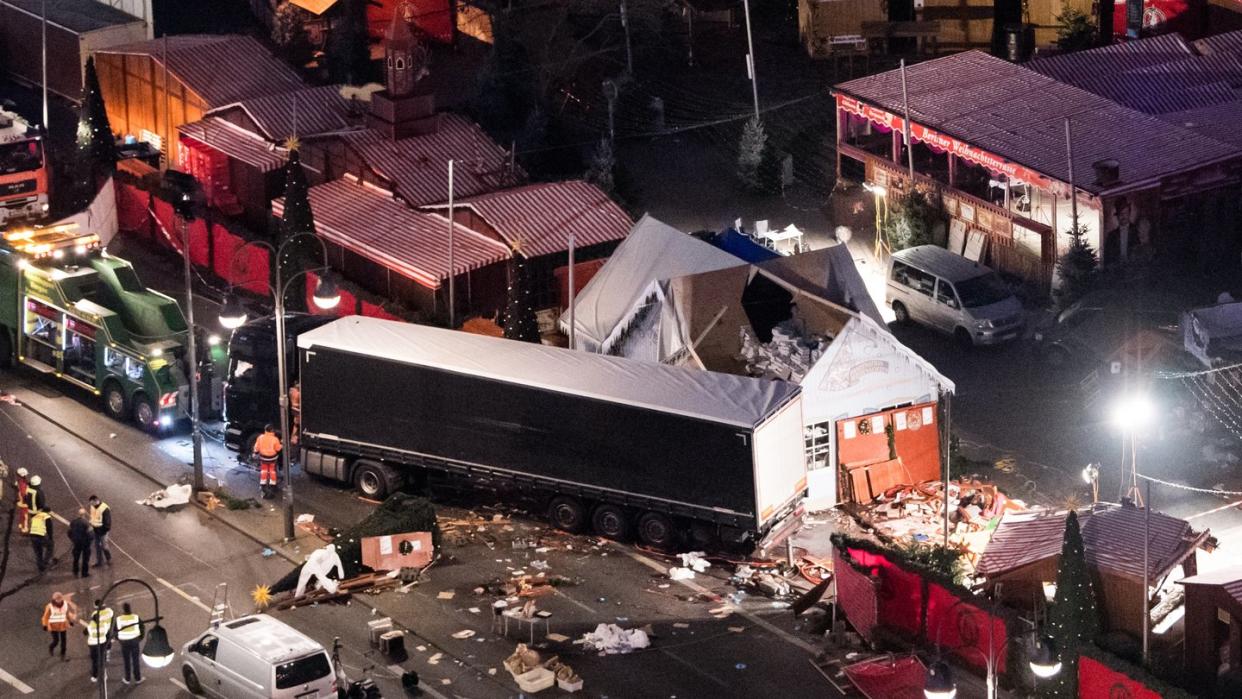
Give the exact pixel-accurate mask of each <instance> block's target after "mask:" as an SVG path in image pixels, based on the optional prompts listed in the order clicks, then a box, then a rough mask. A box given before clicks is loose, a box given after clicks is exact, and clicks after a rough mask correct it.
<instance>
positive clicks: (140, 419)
mask: <svg viewBox="0 0 1242 699" xmlns="http://www.w3.org/2000/svg"><path fill="white" fill-rule="evenodd" d="M133 404H134V409H133V412H134V422H135V423H137V425H138V427H139V428H141V429H142V430H143V431H144V432H151V433H156V432H159V431H160V425H159V418H157V417H156V415H158V414H159V413H157V412H155V406H153V405H151V400H150V399H149V398H147V394H145V393H143V392H142V391H138V392H136V393H134V400H133Z"/></svg>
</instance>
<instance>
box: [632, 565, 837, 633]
mask: <svg viewBox="0 0 1242 699" xmlns="http://www.w3.org/2000/svg"><path fill="white" fill-rule="evenodd" d="M621 550H622V551H624V552H625V555H627V556H629V557H630V558H633V559H634V560H636V561H638V562H639V563H642V564H643V565H645V566H647V567H648V568H650V569H652V570H656V571H659V572H661V573H664V574H666V575H667V574H668V568H667V567H666V566H664V565H661V564H660V563H659V562H657V561H654V560H652V559H650V558H648V557H646V556H644V555H642V554H641V553H635V552H634V551H630V550H629V549H626V548H622V549H621ZM677 582H679V583H681V584H682V585H684V586H685V587H688V588H690V589H691V590H694V591H695V592H699V593H702V594H708V595H710V594H713V593H712V592H711V590H708V589H707V588H705V587H703V586H702V585H700V584H698V583H696V582H694V581H693V580H678V581H677ZM721 601H722V602H723V603H724V605H725V606H726V607H728V608H729V609H731V610H733V611H734V612H736V613H737V614H738V615H739V616H741V617H743V618H745V619H746V620H747V621H749V622H751V623H752V624H754V625H755V626H760V627H762V628H763V629H764V630H766V631H768V632H769V633H772V634H775V635H776V636H777V637H779V638H780V639H781V640H783V641H785V642H786V643H789V644H790V645H793V646H797V647H798V648H801V649H802V650H804V651H806V652H807V653H810V654H811V655H818V654H819V649H818V648H816V647H815V646H813V645H811V644H810V643H807V642H806V641H804V640H802V639H801V638H798V637H797V636H794V635H793V634H790V633H789V632H787V631H785V630H784V629H781V628H779V627H777V626H776V625H774V624H772V623H771V622H769V621H767V620H766V619H764V618H762V617H759V616H756V615H755V614H752V613H751V612H748V611H746V610H745V609H742V608H741V607H739V606H737V605H736V604H733V603H731V602H729V601H728V598H727V597H726V598H723V599H722V600H721Z"/></svg>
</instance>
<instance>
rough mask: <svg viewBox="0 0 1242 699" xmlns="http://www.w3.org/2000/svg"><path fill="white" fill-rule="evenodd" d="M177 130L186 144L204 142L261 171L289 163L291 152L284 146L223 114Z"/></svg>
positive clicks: (203, 143) (191, 123) (278, 167)
mask: <svg viewBox="0 0 1242 699" xmlns="http://www.w3.org/2000/svg"><path fill="white" fill-rule="evenodd" d="M177 130H178V131H180V132H181V135H182V143H186V139H189V140H190V141H192V142H195V143H200V144H202V145H205V146H207V147H209V148H212V149H214V150H218V151H220V152H221V153H224V154H225V155H227V156H229V157H230V158H232V159H234V160H239V161H241V162H243V163H245V164H247V165H249V166H251V167H253V168H256V169H257V170H258V171H259V172H271V171H272V170H279V169H280V168H282V167H284V166H285V161H286V160H287V159H288V155H289V153H288V151H286V150H285V149H284V148H280V147H277V146H275V145H273V144H272V143H270V142H268V141H265V140H263V139H262V138H260V137H259V136H258V135H256V134H253V133H251V132H249V131H247V130H245V129H243V128H242V127H240V126H237V125H236V124H232V123H229V122H227V121H225V120H224V119H221V118H219V117H207V118H206V119H201V120H199V121H194V122H190V123H189V124H182V125H181V126H178V127H177ZM187 145H190V144H188V143H187Z"/></svg>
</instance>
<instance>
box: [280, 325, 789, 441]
mask: <svg viewBox="0 0 1242 699" xmlns="http://www.w3.org/2000/svg"><path fill="white" fill-rule="evenodd" d="M298 348H299V349H313V348H330V349H335V350H340V351H343V352H352V353H355V354H365V355H368V356H379V357H384V358H386V359H389V360H392V361H395V362H402V363H406V364H415V365H419V366H428V367H436V368H440V369H444V370H447V371H452V372H457V373H461V374H467V375H471V376H478V377H483V378H488V379H493V380H496V381H502V382H506V383H517V384H524V385H528V386H535V387H539V388H544V389H547V390H549V391H556V392H559V393H570V394H573V395H579V396H585V397H588V398H598V399H603V400H612V401H618V402H622V403H626V404H629V405H634V406H639V407H644V408H650V409H652V410H660V411H663V412H668V413H674V414H678V415H684V416H687V417H692V418H698V419H703V420H711V421H714V422H723V423H727V424H731V425H737V426H739V427H747V428H749V427H754V426H756V425H758V424H759V423H761V422H763V421H764V420H765V419H766V418H767V417H768V416H769V415H771V414H772V413H774V412H775V411H776V410H777V409H779V408H780V407H781V406H783V405H784V404H785V403H787V402H788V401H789V400H790V399H792V398H793V397H795V396H796V395H797V394H798V392H799V390H800V389H799V387H798V386H797V385H796V384H791V383H788V382H785V381H769V380H763V379H752V378H748V377H744V376H734V375H732V374H718V373H715V372H710V371H700V370H698V369H684V368H680V367H671V366H666V365H663V364H652V363H648V362H640V361H636V360H633V359H623V358H620V357H607V356H603V355H598V354H590V353H587V352H576V351H573V350H568V349H562V348H559V347H548V346H545V345H536V344H532V343H528V342H518V341H515V340H505V339H500V338H495V337H484V336H482V335H473V334H470V333H464V332H457V331H453V330H443V329H440V328H432V327H428V326H425V325H414V324H411V323H399V322H394V321H387V320H380V319H378V318H367V317H364V316H349V317H346V318H341V319H340V320H337V321H335V322H332V323H329V324H327V325H325V326H323V327H320V328H316V329H314V330H311V331H309V332H306V333H303V334H302V335H300V336H298Z"/></svg>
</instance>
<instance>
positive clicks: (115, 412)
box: [103, 381, 129, 422]
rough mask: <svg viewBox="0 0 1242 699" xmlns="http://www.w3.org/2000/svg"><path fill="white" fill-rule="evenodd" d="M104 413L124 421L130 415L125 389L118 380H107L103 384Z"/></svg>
mask: <svg viewBox="0 0 1242 699" xmlns="http://www.w3.org/2000/svg"><path fill="white" fill-rule="evenodd" d="M103 409H104V413H106V414H107V416H108V417H110V418H112V419H113V420H118V421H120V422H124V421H125V420H126V418H128V417H129V402H128V401H126V400H125V391H124V390H123V389H122V388H121V384H119V383H117V382H116V381H107V382H105V383H104V386H103Z"/></svg>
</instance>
